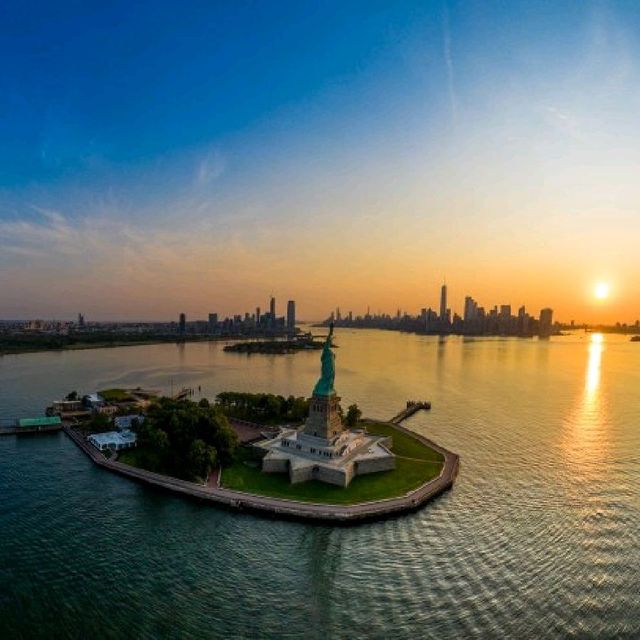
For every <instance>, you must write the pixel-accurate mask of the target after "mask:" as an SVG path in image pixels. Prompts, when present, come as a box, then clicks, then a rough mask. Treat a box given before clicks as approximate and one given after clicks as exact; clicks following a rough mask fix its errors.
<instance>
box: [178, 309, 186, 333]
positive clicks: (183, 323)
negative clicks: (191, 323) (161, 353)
mask: <svg viewBox="0 0 640 640" xmlns="http://www.w3.org/2000/svg"><path fill="white" fill-rule="evenodd" d="M178 332H179V333H180V334H181V335H184V334H185V333H186V332H187V316H186V315H185V314H184V313H181V314H180V322H179V324H178Z"/></svg>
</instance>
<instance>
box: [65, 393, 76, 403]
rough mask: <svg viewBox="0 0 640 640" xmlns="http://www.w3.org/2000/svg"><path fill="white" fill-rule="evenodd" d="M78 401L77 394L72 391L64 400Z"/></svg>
mask: <svg viewBox="0 0 640 640" xmlns="http://www.w3.org/2000/svg"><path fill="white" fill-rule="evenodd" d="M77 399H78V392H77V391H72V392H71V393H67V397H66V400H70V401H73V400H77Z"/></svg>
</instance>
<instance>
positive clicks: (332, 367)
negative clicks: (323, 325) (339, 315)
mask: <svg viewBox="0 0 640 640" xmlns="http://www.w3.org/2000/svg"><path fill="white" fill-rule="evenodd" d="M332 338H333V322H332V323H331V325H330V328H329V335H328V336H327V339H326V341H325V343H324V347H322V355H321V356H320V361H321V362H322V375H321V376H320V380H318V382H316V386H315V387H314V388H313V395H314V396H331V395H333V394H335V392H336V391H335V389H334V388H333V381H334V380H335V377H336V356H335V354H334V353H333V351H331V346H332V345H331V340H332Z"/></svg>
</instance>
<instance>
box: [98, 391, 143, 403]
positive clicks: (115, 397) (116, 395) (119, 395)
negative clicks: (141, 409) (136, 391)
mask: <svg viewBox="0 0 640 640" xmlns="http://www.w3.org/2000/svg"><path fill="white" fill-rule="evenodd" d="M98 394H99V395H100V396H101V397H102V398H104V400H105V402H131V401H133V400H135V398H134V397H133V396H132V395H131V394H130V393H129V392H128V391H127V390H126V389H105V390H104V391H98Z"/></svg>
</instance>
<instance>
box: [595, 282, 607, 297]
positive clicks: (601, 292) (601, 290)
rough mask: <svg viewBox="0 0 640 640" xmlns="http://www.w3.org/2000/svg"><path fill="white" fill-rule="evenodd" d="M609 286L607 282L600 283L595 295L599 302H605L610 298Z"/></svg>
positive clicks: (597, 285)
mask: <svg viewBox="0 0 640 640" xmlns="http://www.w3.org/2000/svg"><path fill="white" fill-rule="evenodd" d="M609 289H610V287H609V285H608V283H606V282H598V284H596V286H595V289H594V290H593V293H594V295H595V297H596V298H597V299H598V300H604V299H606V298H608V297H609Z"/></svg>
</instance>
